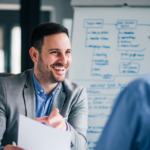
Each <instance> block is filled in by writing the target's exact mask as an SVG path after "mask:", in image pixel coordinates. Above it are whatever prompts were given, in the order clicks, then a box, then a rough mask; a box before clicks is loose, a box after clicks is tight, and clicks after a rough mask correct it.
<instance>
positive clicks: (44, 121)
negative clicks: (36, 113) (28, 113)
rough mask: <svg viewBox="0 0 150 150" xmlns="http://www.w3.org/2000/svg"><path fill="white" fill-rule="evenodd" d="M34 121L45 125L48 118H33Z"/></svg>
mask: <svg viewBox="0 0 150 150" xmlns="http://www.w3.org/2000/svg"><path fill="white" fill-rule="evenodd" d="M34 120H35V121H38V122H43V123H45V124H46V122H47V120H48V116H44V117H41V118H35V119H34Z"/></svg>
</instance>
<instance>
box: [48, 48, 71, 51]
mask: <svg viewBox="0 0 150 150" xmlns="http://www.w3.org/2000/svg"><path fill="white" fill-rule="evenodd" d="M59 50H60V49H58V48H52V49H50V50H48V51H59ZM66 50H70V51H72V49H70V48H68V49H66Z"/></svg>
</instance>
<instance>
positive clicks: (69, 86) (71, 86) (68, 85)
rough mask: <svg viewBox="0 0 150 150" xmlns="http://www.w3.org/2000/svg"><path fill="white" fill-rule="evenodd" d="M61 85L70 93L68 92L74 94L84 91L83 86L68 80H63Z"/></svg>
mask: <svg viewBox="0 0 150 150" xmlns="http://www.w3.org/2000/svg"><path fill="white" fill-rule="evenodd" d="M62 84H63V87H64V88H65V90H67V91H70V92H71V91H73V92H75V91H81V90H83V89H85V87H84V86H82V85H79V84H77V83H75V82H72V81H70V80H69V79H65V80H64V81H63V82H62Z"/></svg>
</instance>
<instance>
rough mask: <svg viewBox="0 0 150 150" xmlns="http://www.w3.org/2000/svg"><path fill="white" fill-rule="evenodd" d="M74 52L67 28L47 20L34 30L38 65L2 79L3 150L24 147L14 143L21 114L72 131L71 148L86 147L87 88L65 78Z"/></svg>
mask: <svg viewBox="0 0 150 150" xmlns="http://www.w3.org/2000/svg"><path fill="white" fill-rule="evenodd" d="M71 51H72V50H71V44H70V40H69V37H68V30H67V29H66V28H65V27H63V26H61V25H59V24H56V23H44V24H40V25H38V26H37V27H36V28H35V29H34V30H33V32H32V34H31V49H30V50H29V53H30V56H31V59H32V61H33V62H34V68H33V69H29V70H26V71H25V72H23V73H21V74H18V75H14V76H11V77H7V78H2V79H0V145H1V146H0V150H2V149H3V148H4V147H5V150H22V149H21V148H19V147H17V146H16V147H15V146H13V145H11V144H12V142H13V141H14V142H16V143H17V134H18V119H19V114H22V115H24V116H27V117H29V118H32V119H35V120H36V121H38V122H43V123H45V124H46V125H48V126H52V127H54V128H57V129H60V130H64V131H70V132H71V143H70V145H71V146H70V147H71V148H70V149H71V150H77V149H79V150H85V149H86V130H87V115H88V107H87V94H86V90H85V88H84V87H82V86H78V85H77V84H75V83H73V82H71V81H69V80H68V79H65V75H66V72H67V70H68V69H69V66H70V64H71V61H72V58H71ZM41 132H42V131H41ZM27 136H29V138H30V135H29V133H27ZM49 136H52V135H49ZM58 136H59V135H58ZM41 138H44V137H41ZM62 141H63V139H62ZM49 142H50V143H51V141H49ZM58 144H59V143H58Z"/></svg>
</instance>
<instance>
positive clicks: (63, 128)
mask: <svg viewBox="0 0 150 150" xmlns="http://www.w3.org/2000/svg"><path fill="white" fill-rule="evenodd" d="M55 128H56V129H60V130H64V131H65V130H66V123H60V124H58V125H57V126H56V127H55Z"/></svg>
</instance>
